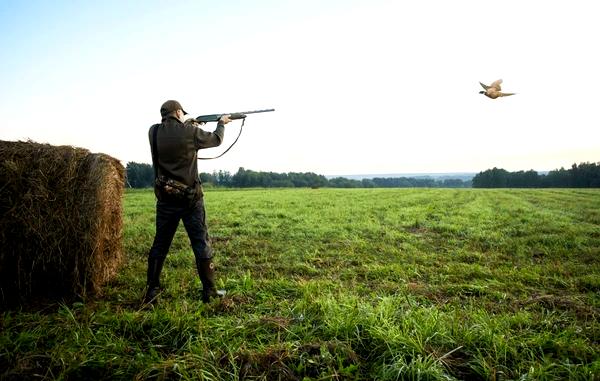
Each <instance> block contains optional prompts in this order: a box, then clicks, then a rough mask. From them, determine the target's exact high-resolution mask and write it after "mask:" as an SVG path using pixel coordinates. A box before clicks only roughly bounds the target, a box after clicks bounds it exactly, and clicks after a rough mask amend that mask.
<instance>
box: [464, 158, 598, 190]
mask: <svg viewBox="0 0 600 381" xmlns="http://www.w3.org/2000/svg"><path fill="white" fill-rule="evenodd" d="M598 187H600V162H598V163H580V164H579V165H577V164H573V165H572V166H571V168H570V169H564V168H562V167H561V168H560V169H555V170H552V171H550V172H548V173H547V174H539V173H537V172H536V171H534V170H529V171H518V172H509V171H506V170H504V169H502V168H496V167H494V168H492V169H488V170H486V171H483V172H479V173H478V174H477V175H475V177H474V178H473V188H598Z"/></svg>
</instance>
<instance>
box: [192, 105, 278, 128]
mask: <svg viewBox="0 0 600 381" xmlns="http://www.w3.org/2000/svg"><path fill="white" fill-rule="evenodd" d="M271 111H275V109H274V108H269V109H265V110H254V111H243V112H232V113H223V114H210V115H200V116H198V117H196V118H195V119H196V121H198V122H199V123H202V124H204V123H208V122H218V121H219V119H221V117H222V116H223V115H230V117H229V119H231V120H236V119H245V118H246V115H248V114H258V113H260V112H271Z"/></svg>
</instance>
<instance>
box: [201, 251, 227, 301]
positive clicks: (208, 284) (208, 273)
mask: <svg viewBox="0 0 600 381" xmlns="http://www.w3.org/2000/svg"><path fill="white" fill-rule="evenodd" d="M196 267H197V268H198V275H199V276H200V282H202V302H204V303H208V302H210V299H211V298H222V297H224V296H225V294H226V292H225V290H217V287H216V286H215V265H214V263H213V262H212V259H200V260H197V261H196Z"/></svg>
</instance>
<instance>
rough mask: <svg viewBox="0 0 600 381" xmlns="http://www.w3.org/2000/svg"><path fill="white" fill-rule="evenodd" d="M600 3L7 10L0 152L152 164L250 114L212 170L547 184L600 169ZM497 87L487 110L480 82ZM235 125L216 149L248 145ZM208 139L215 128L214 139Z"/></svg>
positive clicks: (205, 164)
mask: <svg viewBox="0 0 600 381" xmlns="http://www.w3.org/2000/svg"><path fill="white" fill-rule="evenodd" d="M598 8H599V6H598V5H597V2H596V1H592V0H590V1H581V0H574V1H569V2H567V1H537V0H531V1H516V0H508V1H484V0H469V1H447V0H429V1H427V0H425V1H399V0H396V1H386V0H364V1H357V0H345V1H328V0H320V1H318V0H302V1H300V0H298V1H296V0H287V1H286V0H280V1H276V0H258V1H221V2H216V1H210V2H209V1H170V2H166V1H103V2H92V1H84V2H75V1H26V2H25V1H6V0H4V1H0V113H1V114H2V116H3V121H2V123H1V124H0V139H2V140H27V139H31V140H34V141H36V142H43V143H50V144H56V145H63V144H68V145H74V146H77V147H83V148H87V149H89V150H91V151H93V152H103V153H107V154H109V155H112V156H114V157H116V158H118V159H120V160H121V161H122V162H123V164H124V165H125V164H126V163H127V162H129V161H136V162H142V163H151V155H150V150H149V144H148V139H147V133H148V128H149V126H150V125H152V124H153V123H157V122H159V121H160V113H159V109H160V105H161V104H162V103H163V102H164V101H165V100H167V99H177V100H179V101H180V102H181V104H182V105H183V107H184V108H185V110H186V111H188V112H189V113H190V114H191V115H192V116H197V115H202V114H213V113H221V112H234V111H246V110H253V109H263V108H275V109H276V111H275V112H274V113H267V114H260V115H252V116H249V117H248V119H247V120H246V125H245V127H244V132H243V134H242V136H241V138H240V140H239V141H238V143H237V145H236V146H235V147H234V148H233V149H232V150H231V151H230V152H229V153H227V154H226V155H225V156H224V157H222V158H221V159H217V160H211V161H202V162H200V166H199V169H200V171H203V172H212V171H213V170H219V169H222V170H228V171H231V172H232V173H234V172H236V171H237V169H238V168H239V167H244V168H246V169H253V170H257V171H275V172H290V171H294V172H307V171H311V172H316V173H319V174H324V175H338V174H367V173H368V174H388V173H417V172H436V173H439V172H479V171H482V170H485V169H488V168H492V167H501V168H505V169H507V170H521V169H522V170H528V169H535V170H550V169H555V168H560V167H561V166H564V167H570V166H571V164H573V163H580V162H583V161H591V162H598V161H600V111H598V110H600V107H598V103H599V100H600V99H599V98H600V96H599V95H598V90H597V89H599V88H600V75H599V73H598V72H599V70H600V49H598V47H597V46H598V36H600V23H599V22H598V15H600V12H599V10H598ZM499 78H502V79H503V80H504V83H503V90H504V91H506V92H516V93H517V95H514V96H512V97H506V98H500V99H496V100H491V99H488V98H486V97H484V96H483V95H480V94H479V93H478V92H479V91H480V90H482V89H481V88H480V85H479V83H478V82H479V81H481V82H484V83H488V84H489V83H491V82H493V81H494V80H496V79H499ZM239 124H240V123H239V122H233V123H231V124H229V125H228V126H227V128H226V137H225V141H224V143H223V145H222V146H221V147H220V148H216V149H210V150H202V151H200V155H201V156H211V155H216V154H218V153H220V152H221V151H222V150H223V149H225V148H226V147H227V146H229V144H231V142H232V141H233V139H234V138H235V136H236V135H237V132H238V128H239ZM214 127H215V125H214V124H212V125H207V126H206V129H208V130H212V129H214Z"/></svg>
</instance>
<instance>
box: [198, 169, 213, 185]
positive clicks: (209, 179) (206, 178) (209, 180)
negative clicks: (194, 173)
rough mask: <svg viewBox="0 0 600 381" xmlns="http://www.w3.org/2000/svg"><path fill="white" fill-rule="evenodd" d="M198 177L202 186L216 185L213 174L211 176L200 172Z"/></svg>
mask: <svg viewBox="0 0 600 381" xmlns="http://www.w3.org/2000/svg"><path fill="white" fill-rule="evenodd" d="M198 177H199V178H200V182H201V183H202V184H204V185H209V184H210V185H217V177H216V176H215V173H214V172H213V173H212V174H210V173H207V172H200V174H199V175H198Z"/></svg>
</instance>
